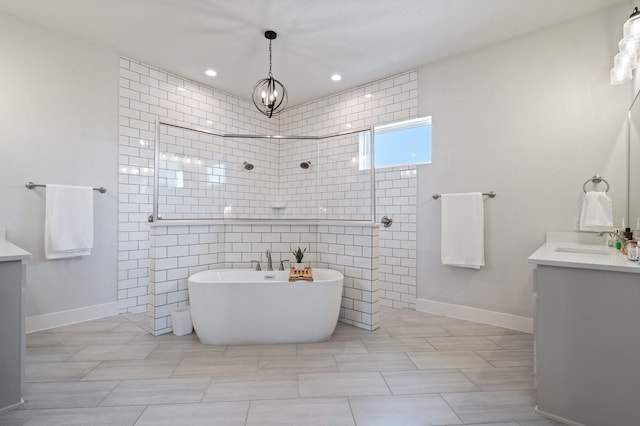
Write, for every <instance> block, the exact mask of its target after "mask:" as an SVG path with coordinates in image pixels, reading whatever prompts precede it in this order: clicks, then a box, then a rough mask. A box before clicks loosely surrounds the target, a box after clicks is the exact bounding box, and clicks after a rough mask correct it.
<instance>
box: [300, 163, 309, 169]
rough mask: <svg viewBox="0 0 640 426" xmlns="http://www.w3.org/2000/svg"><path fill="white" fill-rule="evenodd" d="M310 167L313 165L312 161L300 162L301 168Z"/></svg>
mask: <svg viewBox="0 0 640 426" xmlns="http://www.w3.org/2000/svg"><path fill="white" fill-rule="evenodd" d="M309 167H311V161H303V162H302V163H300V168H301V169H305V170H306V169H308V168H309Z"/></svg>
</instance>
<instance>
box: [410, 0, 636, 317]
mask: <svg viewBox="0 0 640 426" xmlns="http://www.w3.org/2000/svg"><path fill="white" fill-rule="evenodd" d="M628 14H629V7H628V6H626V5H625V6H624V7H615V8H610V9H607V10H605V11H603V12H600V13H597V14H593V15H589V16H586V17H584V18H581V19H578V20H574V21H571V22H568V23H565V24H562V25H558V26H554V27H550V28H547V29H544V30H541V31H538V32H535V33H532V34H529V35H526V36H523V37H521V38H518V39H514V40H511V41H507V42H504V43H501V44H498V45H495V46H493V47H490V48H486V49H482V50H479V51H475V52H472V53H468V54H465V55H462V56H459V57H455V58H452V59H450V60H446V61H443V62H439V63H436V64H432V65H426V66H423V67H421V68H420V69H419V80H418V81H419V84H418V88H419V111H420V115H432V116H433V164H430V165H425V166H420V167H419V170H418V218H421V220H419V221H418V228H417V232H418V238H417V240H418V254H417V256H418V265H419V266H418V294H417V295H418V302H420V299H426V300H429V301H436V302H442V303H447V304H455V305H464V306H467V307H475V308H480V309H486V310H490V311H497V312H501V313H506V314H512V315H518V316H524V317H532V315H533V299H532V286H533V267H532V266H531V265H528V264H527V257H528V256H529V255H530V254H531V253H532V252H533V251H535V249H536V248H537V247H538V246H540V245H541V244H542V243H543V241H544V234H545V231H547V230H571V229H573V228H572V227H573V218H574V217H576V216H578V213H579V206H580V203H581V198H582V195H583V192H582V185H583V182H584V181H585V180H587V179H588V178H590V177H591V176H593V175H594V174H601V175H603V176H604V177H605V178H606V179H607V180H608V181H609V183H610V184H611V191H610V192H609V194H610V196H611V197H612V199H613V200H614V217H615V218H618V219H616V223H618V222H619V218H621V217H623V216H624V215H625V214H626V213H625V212H626V191H627V182H626V158H625V155H626V134H625V131H626V127H625V126H626V125H625V120H626V110H627V108H628V106H629V104H630V91H631V86H630V85H625V86H610V85H609V81H608V80H609V68H610V67H611V64H612V59H613V56H614V55H615V53H616V52H617V46H618V40H619V39H620V38H621V37H622V24H623V23H624V21H625V19H626V17H627V16H628ZM491 190H495V191H496V192H497V197H496V198H494V199H487V200H486V201H485V204H484V205H485V226H486V228H485V231H486V233H485V238H486V239H485V249H486V252H485V253H486V265H487V266H486V267H484V268H482V269H481V270H480V271H475V270H469V269H463V268H454V267H450V266H443V265H441V264H440V201H436V200H433V199H432V198H431V195H432V194H433V193H436V192H437V193H448V192H469V191H491ZM419 306H420V304H419Z"/></svg>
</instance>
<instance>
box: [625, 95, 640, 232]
mask: <svg viewBox="0 0 640 426" xmlns="http://www.w3.org/2000/svg"><path fill="white" fill-rule="evenodd" d="M639 98H640V92H639V93H638V94H636V97H635V99H634V100H633V102H632V103H631V107H630V108H629V185H628V186H627V188H629V194H628V197H627V200H628V203H629V205H628V207H629V215H628V217H629V226H630V227H631V228H634V229H635V228H637V227H638V226H637V222H638V219H639V218H640V99H639Z"/></svg>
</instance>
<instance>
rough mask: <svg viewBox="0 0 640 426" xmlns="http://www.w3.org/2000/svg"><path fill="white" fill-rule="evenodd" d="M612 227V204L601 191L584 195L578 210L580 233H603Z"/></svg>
mask: <svg viewBox="0 0 640 426" xmlns="http://www.w3.org/2000/svg"><path fill="white" fill-rule="evenodd" d="M612 226H613V202H612V201H611V198H609V196H608V195H607V193H606V192H603V191H589V192H587V193H586V194H584V200H582V209H581V210H580V230H581V231H605V230H608V229H610V228H611V227H612Z"/></svg>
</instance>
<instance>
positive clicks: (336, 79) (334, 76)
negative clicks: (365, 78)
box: [331, 74, 342, 81]
mask: <svg viewBox="0 0 640 426" xmlns="http://www.w3.org/2000/svg"><path fill="white" fill-rule="evenodd" d="M331 80H333V81H340V80H342V76H341V75H340V74H333V75H332V76H331Z"/></svg>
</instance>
